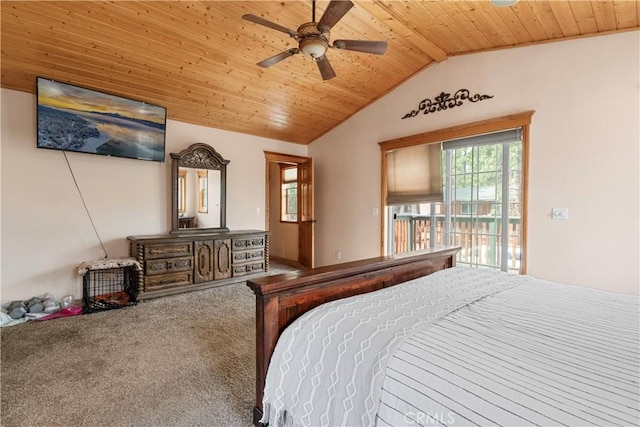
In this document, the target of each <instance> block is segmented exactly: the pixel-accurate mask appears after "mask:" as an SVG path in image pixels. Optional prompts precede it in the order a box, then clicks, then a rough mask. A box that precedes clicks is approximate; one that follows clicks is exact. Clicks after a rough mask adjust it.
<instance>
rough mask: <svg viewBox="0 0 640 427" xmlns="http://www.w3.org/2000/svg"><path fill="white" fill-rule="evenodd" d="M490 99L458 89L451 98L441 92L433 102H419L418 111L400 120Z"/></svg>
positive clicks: (448, 94)
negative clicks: (468, 102)
mask: <svg viewBox="0 0 640 427" xmlns="http://www.w3.org/2000/svg"><path fill="white" fill-rule="evenodd" d="M490 98H493V95H479V94H475V95H470V94H469V91H468V90H467V89H459V90H458V91H457V92H456V93H455V94H454V95H453V96H451V94H450V93H446V92H441V93H440V95H438V96H436V97H435V98H433V100H431V99H429V98H427V99H423V100H422V101H420V104H419V105H418V109H417V110H413V111H411V112H410V113H407V114H405V115H404V116H403V117H402V119H408V118H410V117H415V116H417V115H418V114H419V113H420V112H421V111H422V112H423V114H429V113H435V112H436V111H442V110H447V109H449V108H454V107H459V106H460V105H462V104H463V102H464V101H470V102H478V101H484V100H485V99H490Z"/></svg>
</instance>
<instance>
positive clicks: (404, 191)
mask: <svg viewBox="0 0 640 427" xmlns="http://www.w3.org/2000/svg"><path fill="white" fill-rule="evenodd" d="M441 153H442V144H440V143H436V144H425V145H417V146H414V147H410V148H402V149H399V150H394V151H389V152H387V153H386V156H387V200H386V202H387V205H388V206H390V205H406V204H416V203H428V202H441V201H442V171H441V167H442V165H441V163H442V160H441V157H442V154H441Z"/></svg>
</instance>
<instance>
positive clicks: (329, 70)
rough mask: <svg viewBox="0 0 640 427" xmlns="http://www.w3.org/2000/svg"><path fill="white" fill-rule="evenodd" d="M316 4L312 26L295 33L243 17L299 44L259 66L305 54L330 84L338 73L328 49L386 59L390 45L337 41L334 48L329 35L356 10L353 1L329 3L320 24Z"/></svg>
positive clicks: (367, 41)
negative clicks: (332, 65) (278, 32)
mask: <svg viewBox="0 0 640 427" xmlns="http://www.w3.org/2000/svg"><path fill="white" fill-rule="evenodd" d="M312 4H313V6H312V10H311V22H306V23H304V24H302V25H300V26H299V27H298V30H297V31H293V30H291V29H289V28H286V27H283V26H282V25H279V24H276V23H275V22H271V21H268V20H266V19H264V18H261V17H259V16H256V15H251V14H246V15H243V16H242V18H243V19H246V20H247V21H251V22H254V23H256V24H260V25H264V26H265V27H269V28H272V29H274V30H277V31H281V32H283V33H286V34H289V36H290V37H291V38H293V39H295V40H296V41H297V42H298V47H294V48H292V49H288V50H285V51H284V52H281V53H279V54H277V55H274V56H272V57H271V58H267V59H265V60H264V61H260V62H258V64H257V65H259V66H260V67H263V68H269V67H271V66H272V65H275V64H277V63H278V62H280V61H282V60H284V59H287V58H289V57H290V56H293V55H295V54H298V53H300V52H302V53H303V54H304V55H306V56H308V57H310V58H312V59H313V60H315V61H316V64H318V69H319V70H320V74H321V75H322V79H323V80H329V79H332V78H334V77H335V76H336V73H335V71H333V67H331V64H330V63H329V60H328V59H327V56H326V55H325V53H326V52H327V49H329V48H335V49H343V50H354V51H358V52H365V53H372V54H375V55H382V54H384V52H385V51H386V50H387V42H386V41H369V40H335V41H334V42H333V45H332V44H330V43H329V34H330V31H331V28H332V27H333V26H334V25H336V23H337V22H338V21H339V20H340V19H342V17H343V16H344V15H345V14H346V13H347V12H348V11H349V9H351V8H352V7H353V3H352V2H351V1H350V0H331V3H329V6H327V9H326V10H325V11H324V14H323V15H322V17H321V18H320V21H318V22H316V2H315V0H313V1H312Z"/></svg>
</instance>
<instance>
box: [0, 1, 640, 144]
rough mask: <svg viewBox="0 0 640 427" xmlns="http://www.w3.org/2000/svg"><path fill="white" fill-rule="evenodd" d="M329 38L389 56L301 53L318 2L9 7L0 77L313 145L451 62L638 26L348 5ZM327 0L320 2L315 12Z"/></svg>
mask: <svg viewBox="0 0 640 427" xmlns="http://www.w3.org/2000/svg"><path fill="white" fill-rule="evenodd" d="M354 3H355V6H354V7H353V8H352V9H351V10H350V11H349V12H348V13H347V14H346V15H345V17H344V18H342V20H340V21H339V22H338V23H337V24H336V25H335V26H334V27H333V29H332V31H331V40H336V39H365V40H387V41H388V49H387V52H386V53H385V55H383V56H376V55H368V54H363V53H358V52H350V51H344V50H336V49H332V50H330V51H329V52H328V53H327V57H328V58H329V59H330V61H331V64H332V65H333V68H334V69H335V71H336V73H337V77H336V78H334V79H332V80H328V81H323V80H322V79H321V77H320V74H319V72H318V69H317V67H316V64H314V63H313V61H312V60H311V59H309V58H307V57H304V56H303V55H301V54H300V55H295V56H293V57H291V58H288V59H286V60H285V61H283V62H281V63H279V64H277V65H275V66H273V67H271V68H269V69H263V68H260V67H258V66H256V65H255V64H256V62H259V61H261V60H263V59H265V58H268V57H270V56H273V55H275V54H276V53H279V52H282V51H284V50H286V49H289V48H292V47H296V41H295V40H293V39H291V38H289V37H288V36H287V35H286V34H284V33H281V32H278V31H274V30H272V29H269V28H266V27H264V26H261V25H256V24H254V23H251V22H248V21H246V20H243V19H242V15H243V14H246V13H251V14H254V15H258V16H261V17H264V18H265V19H268V20H271V21H273V22H276V23H279V24H281V25H283V26H285V27H288V28H291V29H294V30H295V29H297V27H298V26H299V25H300V24H302V23H304V22H308V21H311V4H312V3H311V1H278V2H275V1H210V2H205V1H110V2H102V1H41V2H37V1H3V2H2V3H1V13H2V22H1V25H2V27H1V31H2V39H1V42H2V58H1V59H2V62H1V71H2V79H1V85H2V87H5V88H10V89H16V90H20V91H26V92H31V93H35V91H36V76H41V77H45V78H51V79H55V80H59V81H63V82H68V83H71V84H75V85H79V86H84V87H89V88H92V89H96V90H100V91H103V92H108V93H112V94H115V95H120V96H125V97H129V98H134V99H138V100H143V101H146V102H150V103H153V104H158V105H162V106H164V107H167V111H168V118H170V119H174V120H180V121H184V122H188V123H195V124H199V125H204V126H210V127H215V128H220V129H227V130H231V131H235V132H242V133H247V134H252V135H258V136H263V137H268V138H275V139H279V140H284V141H290V142H296V143H302V144H307V143H309V142H311V141H313V140H314V139H316V138H317V137H319V136H321V135H322V134H324V133H326V132H327V131H329V130H331V129H332V128H334V127H335V126H337V125H339V124H340V123H341V122H343V121H345V120H346V119H347V118H349V117H350V116H352V115H353V114H354V113H356V112H357V111H358V110H360V109H362V108H363V107H365V106H367V105H368V104H370V103H371V102H372V101H374V100H376V99H378V98H380V97H381V96H383V95H384V94H386V93H387V92H389V91H390V90H391V89H393V88H394V87H396V86H398V85H399V84H400V83H402V82H403V81H405V80H406V79H407V78H409V77H411V76H413V75H414V74H415V73H417V72H419V71H420V70H423V69H424V68H425V67H427V66H429V65H430V64H433V63H435V62H440V61H444V60H446V59H447V58H448V57H449V56H453V55H462V54H469V53H473V52H478V51H483V50H490V49H497V48H506V47H512V46H521V45H529V44H535V43H542V42H548V41H552V40H563V39H571V38H576V37H581V36H592V35H595V34H599V33H611V32H617V31H628V30H633V29H638V27H639V24H640V5H639V4H638V3H637V2H636V1H560V0H552V1H524V0H522V1H520V2H519V3H517V4H516V5H514V6H512V7H502V8H500V7H495V6H493V5H491V3H490V2H489V1H488V0H483V1H407V0H405V1H399V0H375V1H358V0H354ZM327 5H328V2H326V1H319V2H318V3H317V12H316V17H317V19H319V17H320V16H322V12H323V11H324V9H325V8H326V6H327Z"/></svg>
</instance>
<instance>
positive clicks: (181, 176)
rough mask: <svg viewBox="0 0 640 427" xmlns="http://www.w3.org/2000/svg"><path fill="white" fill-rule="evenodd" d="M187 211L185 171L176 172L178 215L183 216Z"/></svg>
mask: <svg viewBox="0 0 640 427" xmlns="http://www.w3.org/2000/svg"><path fill="white" fill-rule="evenodd" d="M186 210H187V171H186V170H180V171H179V172H178V213H179V214H181V215H184V213H185V211H186Z"/></svg>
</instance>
